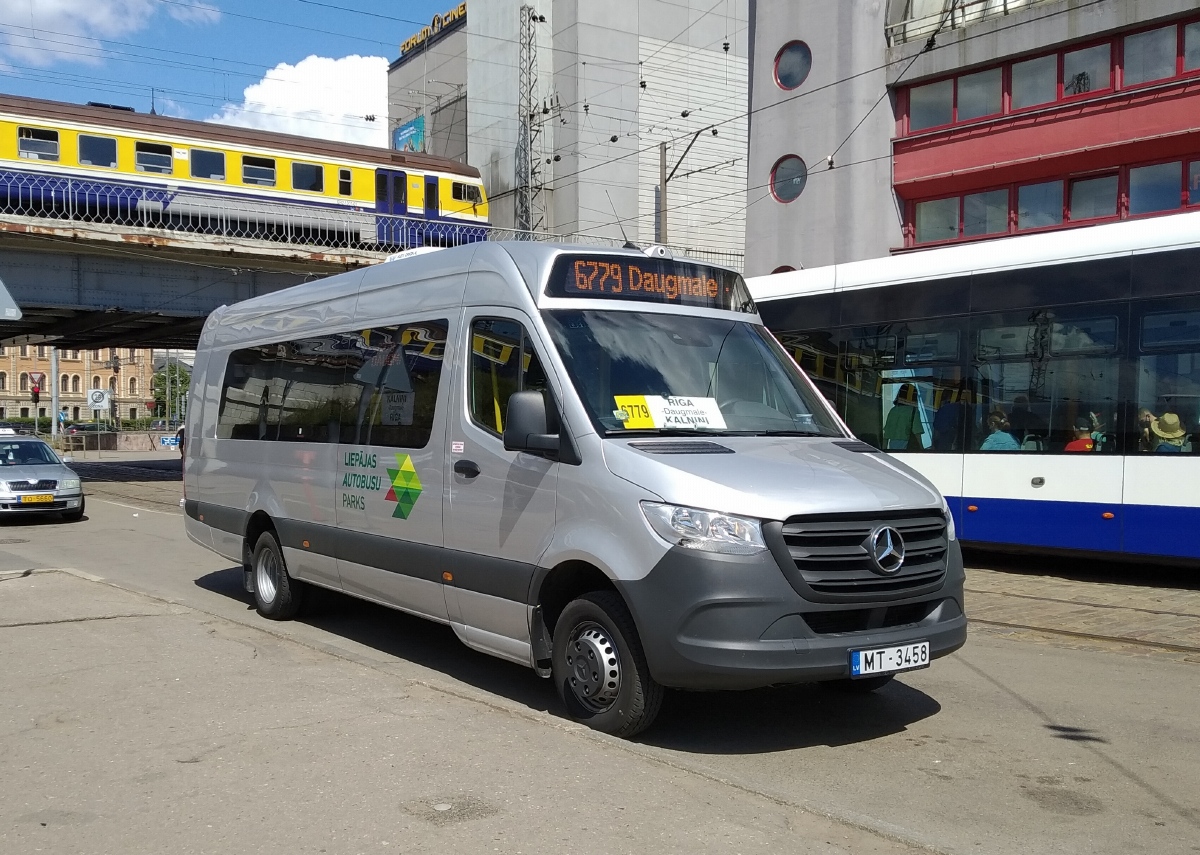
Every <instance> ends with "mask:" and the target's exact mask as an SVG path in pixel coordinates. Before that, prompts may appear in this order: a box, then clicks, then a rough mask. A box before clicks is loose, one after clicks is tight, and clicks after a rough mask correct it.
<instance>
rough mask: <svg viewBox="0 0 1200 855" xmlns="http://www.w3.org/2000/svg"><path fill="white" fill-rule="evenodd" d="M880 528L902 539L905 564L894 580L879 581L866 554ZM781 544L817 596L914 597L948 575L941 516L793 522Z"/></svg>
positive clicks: (802, 519) (898, 515)
mask: <svg viewBox="0 0 1200 855" xmlns="http://www.w3.org/2000/svg"><path fill="white" fill-rule="evenodd" d="M882 525H888V526H891V527H892V528H894V529H896V530H897V531H899V532H900V535H901V537H902V538H903V539H904V563H903V565H901V567H900V571H899V572H898V573H896V574H895V575H894V576H884V575H881V574H880V573H879V571H878V568H877V567H876V565H875V562H874V560H873V559H872V558H871V555H870V552H869V547H868V541H869V539H870V537H871V533H872V532H874V531H875V529H876V528H878V527H879V526H882ZM783 539H784V542H785V543H786V544H787V548H788V553H789V554H790V555H791V558H792V561H794V562H795V564H796V569H797V570H798V571H799V572H800V576H801V578H802V579H803V580H804V582H805V584H807V585H808V586H809V588H811V589H812V590H813V591H815V592H817V593H821V594H828V595H835V596H837V595H841V596H855V597H861V596H863V595H867V596H869V595H871V594H879V595H888V594H893V593H895V592H905V591H912V590H913V589H916V588H923V587H925V586H927V585H933V584H937V583H940V582H941V580H942V577H943V576H944V575H945V573H946V552H947V550H948V548H949V544H948V541H947V539H946V519H945V517H943V516H942V514H941V513H940V512H939V511H906V512H898V513H886V514H873V515H870V516H866V515H861V514H855V515H845V514H836V515H826V516H815V517H794V518H792V519H789V520H788V521H787V522H786V523H784V525H783Z"/></svg>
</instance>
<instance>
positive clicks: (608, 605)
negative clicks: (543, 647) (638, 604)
mask: <svg viewBox="0 0 1200 855" xmlns="http://www.w3.org/2000/svg"><path fill="white" fill-rule="evenodd" d="M551 673H552V676H553V679H554V685H555V687H556V688H557V689H558V694H559V697H561V698H562V700H563V703H564V704H565V705H566V708H567V713H568V715H570V716H571V718H573V719H575V720H576V721H578V722H581V723H583V724H586V725H587V726H588V727H591V728H593V729H595V730H599V731H601V732H603V733H611V734H612V735H614V736H625V737H628V736H634V735H635V734H638V733H641V732H642V731H643V730H645V729H646V728H647V727H649V726H650V725H651V723H653V721H654V718H655V716H657V715H658V711H659V709H660V708H661V707H662V699H663V687H662V686H660V685H659V684H658V683H656V682H655V681H654V678H653V677H651V676H650V668H649V666H648V665H647V664H646V655H645V653H644V652H643V650H642V643H641V640H640V639H639V638H638V634H637V628H636V627H635V626H634V623H633V616H632V615H630V614H629V609H628V608H626V607H625V603H624V602H623V601H622V600H621V598H620V596H618V595H617V594H616V593H614V592H612V591H591V592H589V593H587V594H584V595H583V596H581V597H579V598H578V599H576V600H572V601H571V602H570V603H568V604H567V607H566V608H565V609H563V612H562V614H561V615H560V616H559V618H558V622H557V623H556V624H555V626H554V650H553V653H552V665H551Z"/></svg>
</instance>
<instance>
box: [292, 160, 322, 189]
mask: <svg viewBox="0 0 1200 855" xmlns="http://www.w3.org/2000/svg"><path fill="white" fill-rule="evenodd" d="M292 189H293V190H311V191H313V192H315V193H320V192H321V191H323V190H324V189H325V168H324V167H323V166H317V165H316V164H315V163H293V164H292Z"/></svg>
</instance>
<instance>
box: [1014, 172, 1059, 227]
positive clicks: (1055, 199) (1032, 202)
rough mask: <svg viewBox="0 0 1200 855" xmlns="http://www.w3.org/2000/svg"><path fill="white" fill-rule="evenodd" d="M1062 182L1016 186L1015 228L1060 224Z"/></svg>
mask: <svg viewBox="0 0 1200 855" xmlns="http://www.w3.org/2000/svg"><path fill="white" fill-rule="evenodd" d="M1062 209H1063V183H1062V182H1061V181H1045V182H1042V183H1041V184H1026V185H1025V186H1024V187H1018V188H1017V228H1018V229H1037V228H1041V227H1043V226H1058V225H1062V216H1063V210H1062Z"/></svg>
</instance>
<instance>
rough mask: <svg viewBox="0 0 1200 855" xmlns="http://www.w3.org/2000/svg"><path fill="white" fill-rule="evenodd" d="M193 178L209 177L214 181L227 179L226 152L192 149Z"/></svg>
mask: <svg viewBox="0 0 1200 855" xmlns="http://www.w3.org/2000/svg"><path fill="white" fill-rule="evenodd" d="M190 160H191V164H192V166H191V169H192V177H193V178H208V179H210V180H212V181H224V180H225V153H224V152H220V151H206V150H204V149H202V148H194V149H192V151H191V156H190Z"/></svg>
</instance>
